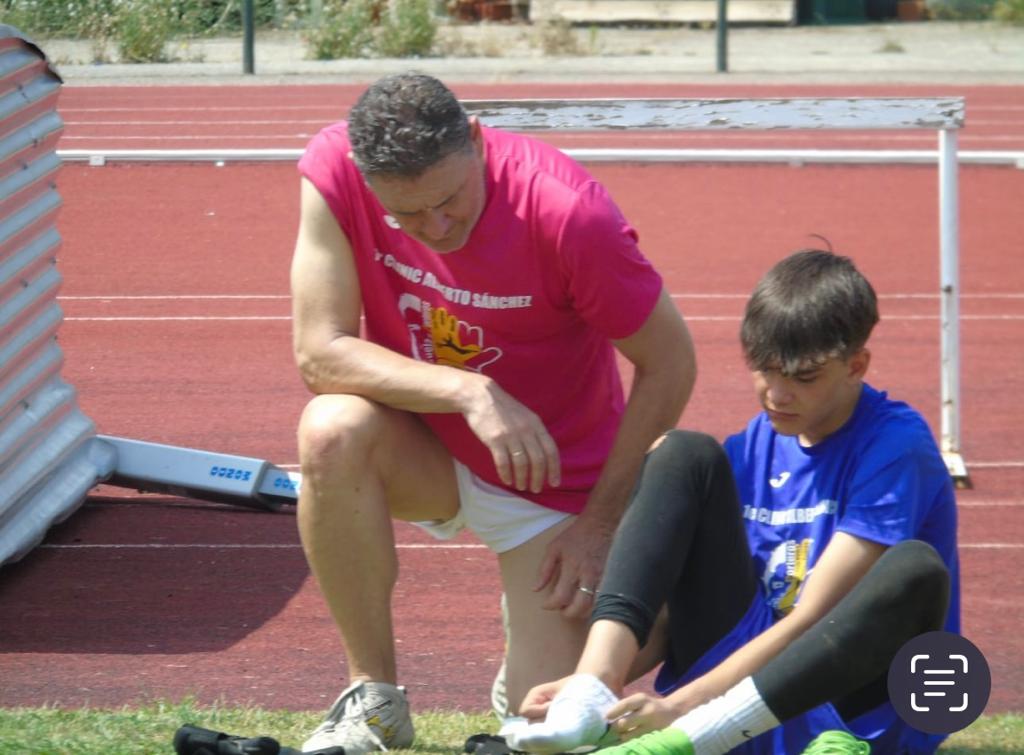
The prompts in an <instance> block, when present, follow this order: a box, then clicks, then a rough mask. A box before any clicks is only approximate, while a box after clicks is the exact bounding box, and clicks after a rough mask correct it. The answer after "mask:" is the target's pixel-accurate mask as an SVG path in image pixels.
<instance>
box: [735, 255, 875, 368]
mask: <svg viewBox="0 0 1024 755" xmlns="http://www.w3.org/2000/svg"><path fill="white" fill-rule="evenodd" d="M877 322H878V300H877V297H876V296H875V290H874V289H873V288H872V287H871V284H870V283H868V281H867V279H866V278H865V277H864V276H863V275H861V274H860V272H859V271H858V270H857V268H856V267H854V264H853V261H852V260H850V259H849V258H848V257H842V256H839V255H837V254H832V253H831V252H823V251H821V250H818V249H805V250H802V251H799V252H796V253H795V254H792V255H790V256H789V257H787V258H786V259H784V260H782V261H781V262H779V263H778V264H776V265H775V266H774V267H773V268H772V269H771V270H769V271H768V272H767V273H766V274H765V276H764V277H763V278H762V279H761V280H760V282H758V284H757V286H756V287H755V288H754V293H753V294H751V296H750V300H749V301H748V302H747V309H746V312H745V313H744V315H743V325H742V326H741V328H740V343H741V344H742V345H743V353H744V356H745V357H746V360H747V364H748V365H750V367H751V369H754V370H765V369H779V370H781V371H782V372H783V373H785V374H793V373H795V372H796V371H797V370H799V369H800V368H801V367H806V366H807V364H808V362H810V363H821V362H824V361H825V360H826V359H828V358H830V357H839V358H841V359H846V358H847V357H849V356H851V355H852V354H854V353H855V352H857V351H858V350H859V349H861V348H862V347H863V346H864V344H866V343H867V341H868V337H869V336H870V335H871V330H872V329H873V328H874V326H875V323H877Z"/></svg>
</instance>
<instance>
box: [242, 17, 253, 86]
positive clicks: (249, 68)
mask: <svg viewBox="0 0 1024 755" xmlns="http://www.w3.org/2000/svg"><path fill="white" fill-rule="evenodd" d="M254 26H255V23H254V20H253V0H242V73H254V72H255V65H254V62H253V61H254V55H253V46H254V40H255V31H254V29H253V27H254Z"/></svg>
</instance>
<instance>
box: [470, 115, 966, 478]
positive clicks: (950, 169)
mask: <svg viewBox="0 0 1024 755" xmlns="http://www.w3.org/2000/svg"><path fill="white" fill-rule="evenodd" d="M465 105H466V108H467V110H468V111H470V112H471V113H473V114H475V115H477V116H479V118H480V120H481V121H482V122H483V123H486V124H487V125H490V126H496V127H499V128H507V129H517V130H535V131H544V130H556V129H557V130H566V131H580V130H587V131H589V130H594V129H607V130H618V131H641V130H652V129H660V130H680V131H693V130H700V131H722V130H759V131H763V130H776V129H788V130H795V129H801V130H803V129H810V130H822V129H830V130H839V129H849V130H858V131H860V130H880V129H886V130H891V129H900V130H902V129H929V130H934V131H938V134H939V139H938V154H937V156H936V157H935V158H933V159H937V162H938V174H939V272H940V275H939V298H940V302H941V304H940V317H939V320H940V329H939V339H940V366H939V373H940V383H941V389H940V402H941V403H940V406H941V408H940V411H941V420H940V422H941V432H940V444H939V445H940V450H941V452H942V456H943V459H944V460H945V462H946V467H947V468H948V469H949V472H950V474H951V475H952V476H953V478H954V479H957V480H966V478H967V467H966V465H965V463H964V460H963V456H962V455H961V453H960V308H959V300H960V273H959V270H960V262H959V258H960V231H959V225H960V224H959V179H958V159H957V132H958V131H959V129H961V128H963V125H964V100H963V98H962V97H938V98H904V97H878V98H818V99H812V98H786V99H757V100H736V99H729V100H724V99H722V100H671V99H634V100H614V99H604V100H520V101H473V102H466V103H465Z"/></svg>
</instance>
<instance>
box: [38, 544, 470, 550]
mask: <svg viewBox="0 0 1024 755" xmlns="http://www.w3.org/2000/svg"><path fill="white" fill-rule="evenodd" d="M38 547H39V548H44V549H47V550H182V549H193V548H194V549H205V550H250V549H251V550H300V549H301V548H302V546H301V545H299V544H298V543H44V544H43V545H40V546H38ZM395 547H396V548H402V549H405V550H435V549H436V550H485V549H486V548H487V546H486V545H480V544H476V543H398V544H396V545H395Z"/></svg>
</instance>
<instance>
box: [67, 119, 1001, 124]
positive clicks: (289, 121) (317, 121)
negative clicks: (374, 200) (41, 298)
mask: <svg viewBox="0 0 1024 755" xmlns="http://www.w3.org/2000/svg"><path fill="white" fill-rule="evenodd" d="M997 123H1001V122H1000V121H993V123H992V125H995V124H997ZM285 124H298V125H301V126H328V125H330V124H331V120H330V119H329V118H313V119H309V120H307V119H298V118H286V119H282V120H252V121H250V120H241V121H230V120H227V121H220V120H217V121H64V125H65V126H283V125H285Z"/></svg>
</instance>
